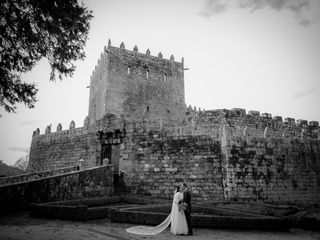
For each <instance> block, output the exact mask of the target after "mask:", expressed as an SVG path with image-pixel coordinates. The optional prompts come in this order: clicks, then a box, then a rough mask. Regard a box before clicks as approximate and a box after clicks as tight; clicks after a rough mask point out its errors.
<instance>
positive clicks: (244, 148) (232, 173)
mask: <svg viewBox="0 0 320 240" xmlns="http://www.w3.org/2000/svg"><path fill="white" fill-rule="evenodd" d="M228 145H229V146H228V150H227V157H226V161H225V162H226V164H225V167H224V169H225V171H226V176H227V177H226V179H224V183H225V198H226V199H230V200H244V201H261V202H271V203H292V204H297V205H304V206H306V205H313V204H315V205H316V204H319V203H320V144H319V141H316V140H313V139H311V140H310V139H309V140H303V139H299V138H297V139H286V138H261V137H260V138H259V137H233V138H229V139H228Z"/></svg>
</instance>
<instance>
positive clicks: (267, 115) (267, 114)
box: [261, 113, 272, 118]
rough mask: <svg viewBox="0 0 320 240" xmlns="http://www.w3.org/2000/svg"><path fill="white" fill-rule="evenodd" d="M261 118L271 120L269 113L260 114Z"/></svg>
mask: <svg viewBox="0 0 320 240" xmlns="http://www.w3.org/2000/svg"><path fill="white" fill-rule="evenodd" d="M261 117H263V118H272V115H271V114H270V113H262V114H261Z"/></svg>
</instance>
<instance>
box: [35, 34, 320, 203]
mask: <svg viewBox="0 0 320 240" xmlns="http://www.w3.org/2000/svg"><path fill="white" fill-rule="evenodd" d="M80 159H81V160H83V165H84V167H85V168H88V167H94V166H99V165H102V164H104V161H106V159H108V160H109V161H110V162H111V163H112V164H113V165H114V171H115V176H117V177H119V178H121V181H122V182H123V184H124V186H125V188H126V190H127V191H128V192H131V193H140V194H147V195H152V196H158V197H167V198H171V197H172V192H173V189H174V186H175V185H176V184H177V183H178V182H181V181H187V182H189V183H190V185H191V187H192V190H193V195H194V197H195V198H199V199H216V200H238V201H255V202H257V201H258V202H259V201H260V202H267V203H268V202H270V203H278V204H279V203H286V204H299V205H319V203H320V131H319V123H318V122H316V121H310V122H308V121H306V120H297V121H295V119H293V118H286V119H284V120H283V119H282V117H280V116H275V117H273V118H272V116H271V114H269V113H262V114H260V112H257V111H248V112H247V111H246V110H245V109H239V108H235V109H231V110H226V109H219V110H211V111H201V110H200V109H199V110H197V109H196V108H191V107H186V104H185V94H184V64H183V59H182V61H181V62H177V61H175V59H174V57H173V56H171V58H170V59H164V58H163V57H162V54H161V53H159V54H158V56H157V57H155V56H152V55H151V54H150V51H149V49H148V50H147V52H146V54H142V53H139V52H138V48H137V47H136V46H135V47H134V49H133V51H130V50H127V49H125V46H124V44H123V43H121V45H120V48H117V47H114V46H111V42H110V40H109V42H108V46H107V47H105V49H104V51H103V53H102V54H101V57H100V59H99V61H98V64H97V66H96V67H95V70H94V71H93V73H92V75H91V83H90V98H89V111H88V116H87V117H86V118H85V120H84V123H83V127H79V128H76V127H75V123H74V122H73V121H71V123H70V126H69V129H67V130H62V126H61V124H59V125H58V127H57V131H56V132H52V131H51V128H50V127H47V129H46V131H45V134H40V131H39V129H37V130H36V131H35V132H34V134H33V137H32V143H31V150H30V163H29V169H30V170H33V171H41V170H47V169H56V168H61V167H66V166H75V165H77V164H79V160H80Z"/></svg>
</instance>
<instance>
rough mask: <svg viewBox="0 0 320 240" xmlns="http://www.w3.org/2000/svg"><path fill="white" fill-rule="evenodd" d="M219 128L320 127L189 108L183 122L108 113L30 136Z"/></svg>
mask: <svg viewBox="0 0 320 240" xmlns="http://www.w3.org/2000/svg"><path fill="white" fill-rule="evenodd" d="M222 125H226V126H227V127H228V129H229V130H230V131H231V132H232V134H233V135H235V136H243V137H264V138H269V137H277V138H300V139H304V138H312V139H320V127H319V122H317V121H310V122H308V121H307V120H302V119H298V120H295V119H294V118H285V119H284V121H283V118H282V117H281V116H274V117H272V115H271V114H270V113H262V114H260V112H259V111H253V110H249V111H248V112H247V111H246V110H245V109H241V108H233V109H230V110H228V109H216V110H207V111H206V110H204V109H203V110H201V109H200V108H198V109H197V108H196V107H191V106H189V107H188V108H187V109H186V114H185V119H183V120H181V121H178V122H170V123H169V122H163V120H162V119H161V118H159V119H150V118H148V117H146V116H141V117H140V118H136V119H125V118H124V116H123V115H122V116H120V117H117V116H116V115H113V114H107V115H105V117H104V118H102V119H101V120H99V121H97V122H96V124H93V125H90V122H89V119H88V117H86V118H85V120H84V123H83V127H79V128H75V123H74V121H71V122H70V125H69V129H66V130H62V126H61V124H60V123H59V124H58V126H57V131H56V132H52V131H51V125H49V126H47V128H46V129H45V134H42V135H40V130H39V129H37V130H36V131H34V135H33V136H34V137H36V139H37V140H38V141H51V140H54V139H59V138H64V137H70V136H80V135H83V134H88V133H89V132H92V133H94V132H97V131H101V130H104V129H109V131H114V130H115V129H124V128H133V129H144V131H165V132H167V134H169V135H175V136H183V135H195V136H196V135H211V136H213V137H215V138H220V137H221V136H220V134H221V133H220V130H221V129H220V128H221V126H222ZM125 126H126V127H125ZM110 129H111V130H110ZM37 136H39V137H37Z"/></svg>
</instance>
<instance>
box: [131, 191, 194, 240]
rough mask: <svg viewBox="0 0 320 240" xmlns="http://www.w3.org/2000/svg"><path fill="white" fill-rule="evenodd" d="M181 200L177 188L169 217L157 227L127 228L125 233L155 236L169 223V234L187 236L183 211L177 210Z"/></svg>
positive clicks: (181, 194) (180, 193)
mask: <svg viewBox="0 0 320 240" xmlns="http://www.w3.org/2000/svg"><path fill="white" fill-rule="evenodd" d="M181 200H183V193H182V192H180V187H179V186H178V187H177V188H176V190H175V191H174V197H173V202H172V208H171V213H170V214H169V216H168V217H167V218H166V219H165V220H164V221H163V222H162V223H160V224H159V225H158V226H155V227H147V226H136V227H131V228H127V229H126V231H127V232H129V233H134V234H140V235H156V234H159V233H161V232H162V231H163V230H165V229H166V228H167V227H168V226H169V225H170V223H171V228H170V232H171V233H173V234H175V235H177V234H179V235H180V234H184V235H187V233H188V225H187V221H186V217H185V215H184V211H183V209H179V201H181Z"/></svg>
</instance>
